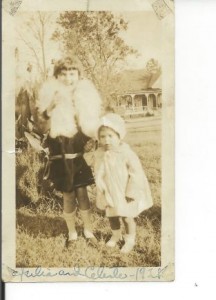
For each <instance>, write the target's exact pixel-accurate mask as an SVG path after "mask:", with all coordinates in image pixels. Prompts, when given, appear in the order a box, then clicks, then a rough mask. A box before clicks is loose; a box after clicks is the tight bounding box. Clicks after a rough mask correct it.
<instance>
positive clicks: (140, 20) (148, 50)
mask: <svg viewBox="0 0 216 300" xmlns="http://www.w3.org/2000/svg"><path fill="white" fill-rule="evenodd" d="M122 15H123V17H124V19H125V20H128V30H127V31H126V32H124V33H123V34H122V35H121V36H122V37H123V38H124V40H125V41H126V42H127V44H128V45H131V46H132V47H134V48H135V49H137V50H138V51H139V52H140V54H141V55H140V57H139V58H137V59H132V58H131V60H130V61H129V66H131V67H132V68H140V67H141V68H142V67H144V66H145V64H146V62H147V61H148V60H149V59H150V58H155V59H156V60H158V61H159V62H160V60H161V56H162V53H161V42H162V41H161V30H162V27H161V22H160V21H159V20H158V19H157V17H156V16H155V14H154V13H153V12H151V11H148V12H124V13H123V14H122Z"/></svg>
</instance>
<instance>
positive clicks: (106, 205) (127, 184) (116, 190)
mask: <svg viewBox="0 0 216 300" xmlns="http://www.w3.org/2000/svg"><path fill="white" fill-rule="evenodd" d="M125 134H126V130H125V123H124V120H123V119H122V118H121V117H120V116H119V115H117V114H114V113H109V114H107V115H105V116H104V117H103V118H102V119H101V122H100V126H99V130H98V139H99V148H98V149H97V150H96V152H95V156H94V160H95V162H94V164H95V168H94V169H95V178H96V186H97V200H96V204H97V206H98V208H100V209H105V211H106V216H107V217H108V218H109V222H110V226H111V229H112V237H111V239H110V240H109V241H108V242H107V246H109V247H115V246H116V244H117V242H118V241H119V240H120V239H121V230H120V218H121V219H122V221H123V223H124V226H125V232H126V235H125V237H124V239H125V244H124V246H123V247H122V249H121V252H122V253H128V252H130V251H131V250H132V249H133V247H134V245H135V235H136V223H135V221H134V218H135V217H137V216H138V215H139V214H140V213H141V212H142V211H144V210H145V209H148V208H150V207H151V206H152V204H153V202H152V197H151V192H150V188H149V184H148V181H147V178H146V176H145V174H144V171H143V169H142V165H141V163H140V161H139V159H138V157H137V155H136V154H135V153H134V152H133V151H132V149H131V148H130V146H129V145H128V144H126V143H124V142H123V141H122V139H123V138H124V136H125Z"/></svg>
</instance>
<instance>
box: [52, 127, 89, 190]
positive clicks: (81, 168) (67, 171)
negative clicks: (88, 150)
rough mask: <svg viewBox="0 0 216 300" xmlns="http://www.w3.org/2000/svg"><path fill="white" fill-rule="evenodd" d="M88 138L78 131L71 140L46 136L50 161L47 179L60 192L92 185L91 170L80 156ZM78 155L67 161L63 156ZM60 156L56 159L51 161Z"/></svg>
mask: <svg viewBox="0 0 216 300" xmlns="http://www.w3.org/2000/svg"><path fill="white" fill-rule="evenodd" d="M89 139H90V138H89V137H87V136H86V135H84V134H83V133H82V132H81V131H78V132H77V133H76V134H75V135H74V136H73V137H72V138H67V137H63V136H59V137H57V138H51V137H49V136H48V140H47V142H48V147H49V151H50V160H49V163H48V165H49V166H48V172H49V175H48V178H49V179H50V180H51V181H52V182H53V183H54V186H55V188H56V189H57V190H59V191H61V192H68V193H69V192H72V191H74V189H76V188H78V187H83V186H87V185H91V184H93V183H94V178H93V174H92V171H91V168H90V167H89V166H88V165H87V163H86V161H85V159H84V158H83V156H82V154H83V152H84V146H85V144H86V142H87V141H88V140H89ZM74 153H78V157H76V158H73V159H67V158H66V157H65V154H74ZM56 155H58V156H59V155H60V156H59V158H58V159H54V160H53V159H52V158H53V157H55V156H56Z"/></svg>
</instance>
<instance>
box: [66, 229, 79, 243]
mask: <svg viewBox="0 0 216 300" xmlns="http://www.w3.org/2000/svg"><path fill="white" fill-rule="evenodd" d="M77 237H78V236H77V232H76V231H69V233H68V241H76V240H77Z"/></svg>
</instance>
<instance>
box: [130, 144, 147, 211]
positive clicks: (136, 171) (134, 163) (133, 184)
mask: <svg viewBox="0 0 216 300" xmlns="http://www.w3.org/2000/svg"><path fill="white" fill-rule="evenodd" d="M127 168H128V175H129V177H128V183H127V187H126V197H129V198H132V199H138V200H139V199H140V196H141V195H145V197H144V198H145V202H148V203H149V204H148V206H151V205H152V196H151V191H150V187H149V183H148V179H147V177H146V175H145V172H144V170H143V167H142V164H141V162H140V160H139V158H138V156H137V154H136V153H135V152H133V151H132V150H131V149H130V150H129V152H128V155H127ZM140 201H141V199H140Z"/></svg>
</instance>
